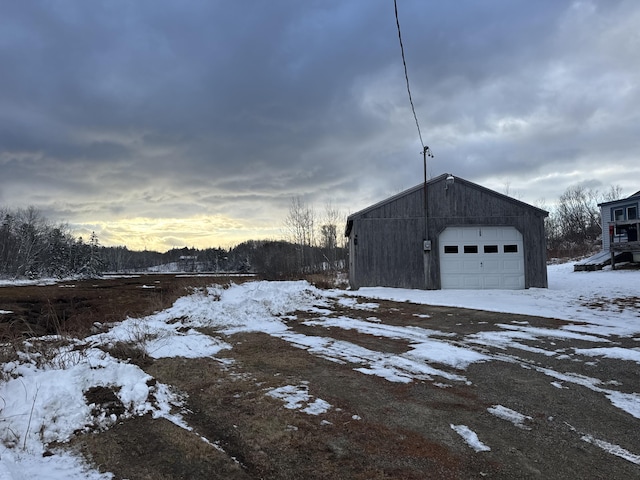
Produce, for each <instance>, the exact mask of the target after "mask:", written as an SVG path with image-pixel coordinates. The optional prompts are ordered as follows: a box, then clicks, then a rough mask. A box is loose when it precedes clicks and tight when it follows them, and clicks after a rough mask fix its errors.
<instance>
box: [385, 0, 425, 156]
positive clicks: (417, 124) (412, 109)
mask: <svg viewBox="0 0 640 480" xmlns="http://www.w3.org/2000/svg"><path fill="white" fill-rule="evenodd" d="M393 6H394V8H395V11H396V26H397V27H398V40H400V52H401V53H402V65H404V78H405V80H406V81H407V93H408V94H409V103H410V104H411V111H412V112H413V118H414V119H415V121H416V127H417V128H418V136H419V137H420V144H421V145H422V149H423V151H425V152H426V150H425V149H426V148H428V147H425V145H424V142H423V141H422V132H420V124H419V123H418V116H417V115H416V109H415V107H414V106H413V98H412V97H411V87H409V73H408V72H407V62H406V60H405V58H404V46H403V45H402V34H401V33H400V20H399V19H398V2H397V0H393Z"/></svg>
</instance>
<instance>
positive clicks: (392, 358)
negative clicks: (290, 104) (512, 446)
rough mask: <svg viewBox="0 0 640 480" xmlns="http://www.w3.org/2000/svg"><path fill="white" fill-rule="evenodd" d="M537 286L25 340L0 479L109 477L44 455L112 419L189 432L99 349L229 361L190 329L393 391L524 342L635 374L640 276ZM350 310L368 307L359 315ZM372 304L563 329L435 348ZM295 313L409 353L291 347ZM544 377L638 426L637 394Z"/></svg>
mask: <svg viewBox="0 0 640 480" xmlns="http://www.w3.org/2000/svg"><path fill="white" fill-rule="evenodd" d="M548 273H549V288H548V289H529V290H522V291H511V290H509V291H503V290H489V291H482V292H478V291H463V290H456V291H453V290H442V291H420V290H403V289H390V288H362V289H360V290H359V291H356V292H345V291H337V290H334V291H320V290H317V289H315V288H314V287H311V286H310V285H309V284H307V283H306V282H249V283H244V284H241V285H236V286H231V287H229V288H223V287H217V286H212V287H209V288H208V289H206V290H203V291H199V292H196V293H194V294H192V295H189V296H186V297H183V298H181V299H179V300H178V301H176V302H175V304H174V305H173V306H172V307H171V308H169V309H167V310H165V311H162V312H159V313H156V314H154V315H151V316H149V317H146V318H143V319H133V318H131V319H127V320H126V321H124V322H121V323H118V324H116V325H113V326H110V328H109V329H108V331H106V333H100V334H96V335H94V336H92V337H89V338H87V339H83V340H75V339H72V340H68V339H67V340H65V341H63V340H62V339H54V338H52V339H49V340H50V342H49V344H50V345H54V346H53V347H50V348H49V350H48V351H46V352H44V350H43V348H42V346H41V342H38V341H35V340H34V341H32V342H30V343H27V344H26V345H25V348H24V351H23V352H21V353H20V358H19V360H18V361H15V362H10V363H8V364H5V365H4V366H3V371H4V376H5V378H6V379H7V381H5V382H2V383H1V384H0V480H9V479H11V480H22V479H25V480H26V479H31V478H40V479H52V480H55V479H63V478H64V479H81V478H82V479H85V478H87V479H102V478H111V475H109V474H101V473H99V472H97V471H95V470H93V469H91V468H90V467H88V466H86V465H84V464H83V462H82V461H81V459H79V458H77V457H75V456H73V455H71V454H69V453H64V452H62V451H58V450H49V444H51V443H52V442H54V441H58V442H64V441H66V440H68V439H69V438H70V437H71V436H72V435H74V434H76V432H78V431H89V430H95V429H106V428H109V426H111V425H113V424H114V423H115V422H116V421H117V420H118V419H119V418H123V417H124V418H126V417H127V416H134V415H142V414H145V413H150V414H152V415H153V416H154V417H163V418H167V419H169V420H170V421H172V422H174V423H176V424H177V425H179V426H181V427H183V428H186V429H189V426H188V425H186V423H185V422H184V421H183V420H182V418H181V416H180V408H181V403H182V397H181V395H180V393H179V392H176V391H174V390H172V388H171V387H170V386H167V385H163V384H161V383H158V382H155V381H153V379H152V378H151V377H150V376H149V375H148V374H146V373H145V372H144V371H142V370H141V369H140V368H139V367H137V366H135V365H132V364H128V363H124V362H122V361H120V360H117V359H115V358H113V357H112V356H110V355H109V354H108V353H105V351H104V350H102V349H100V348H99V347H104V346H109V345H115V344H116V343H117V342H131V343H134V344H137V345H140V346H143V347H144V348H145V349H146V351H147V353H148V354H149V355H150V356H151V357H153V358H161V357H173V356H182V357H191V358H195V357H204V356H207V357H212V356H215V355H216V354H217V353H218V352H220V351H221V350H223V349H230V348H232V347H231V345H230V344H228V343H226V342H225V341H224V340H223V339H222V338H214V337H212V336H209V335H204V334H203V333H201V332H200V331H198V330H197V329H198V328H199V327H214V328H216V329H217V330H218V331H220V332H221V333H222V334H224V335H230V334H234V333H237V332H245V331H255V332H264V333H267V334H269V335H273V336H276V337H278V338H281V339H283V340H286V341H288V342H290V343H291V344H292V345H294V346H296V347H298V348H303V349H306V350H307V351H308V352H309V353H310V354H314V355H319V356H321V357H323V358H327V359H330V360H332V361H335V362H339V363H350V364H354V365H355V369H356V370H357V371H360V372H362V373H363V374H367V375H377V376H380V377H382V378H385V379H386V380H388V381H391V382H405V383H406V382H411V381H414V380H416V379H421V380H430V381H434V382H436V381H437V382H438V384H439V385H440V384H441V385H442V386H443V387H446V386H447V385H448V383H450V382H465V381H466V378H465V375H464V369H465V368H466V367H467V366H468V365H470V364H472V363H474V362H484V361H489V360H491V358H490V356H488V355H487V354H486V353H484V352H483V351H481V350H482V349H481V348H478V347H481V346H486V345H491V346H494V347H498V348H507V347H509V348H517V349H522V350H527V349H529V350H531V349H532V348H535V347H531V346H530V345H526V344H524V343H523V341H525V340H530V339H536V338H543V337H544V338H549V339H554V338H555V339H576V340H581V341H584V342H594V344H595V343H597V344H598V346H597V347H594V348H580V349H575V350H574V351H573V352H570V353H571V355H579V356H583V357H590V356H591V357H610V358H616V359H622V360H626V361H630V362H635V363H639V364H640V315H639V312H640V304H639V303H638V302H640V300H638V297H639V296H640V272H639V271H615V272H612V271H606V270H605V271H599V272H573V265H572V264H564V265H555V266H550V267H549V269H548ZM357 297H366V298H368V299H373V301H368V302H367V303H357V302H356V298H357ZM633 298H635V300H633V301H631V300H630V299H633ZM375 299H390V300H397V301H410V302H413V303H420V304H429V305H442V306H453V307H464V308H471V309H480V310H487V311H495V312H506V313H516V314H524V315H533V316H543V317H549V318H557V319H563V320H567V321H569V322H571V323H569V324H567V325H565V326H563V327H561V328H559V329H544V328H535V327H532V326H531V325H528V324H527V323H526V322H525V323H523V324H518V323H517V322H513V323H510V324H508V325H507V324H505V325H496V327H497V328H495V329H493V330H491V331H486V332H480V333H477V334H474V335H469V336H468V338H465V341H464V342H463V343H461V342H456V344H455V345H454V344H452V343H448V342H447V338H448V336H449V334H448V333H447V332H445V331H437V330H431V329H428V328H421V327H397V326H393V325H385V324H382V323H381V322H380V321H379V320H378V319H376V317H375V310H376V308H377V304H376V303H375ZM336 302H338V303H342V304H344V305H349V306H351V307H352V308H356V307H357V308H360V309H364V310H367V311H370V312H371V316H370V317H368V319H367V320H366V321H364V320H358V319H353V318H348V317H341V316H336V314H335V313H334V312H333V310H332V306H333V305H335V304H336ZM1 308H2V305H0V314H5V313H8V312H7V311H3V310H1ZM297 311H306V312H309V313H311V314H312V315H313V319H311V320H306V321H305V322H306V323H307V324H309V325H322V326H325V327H336V328H342V329H353V330H357V331H358V332H363V333H371V334H373V335H376V336H380V337H388V338H396V339H403V340H406V341H408V342H410V344H411V347H412V349H411V350H410V351H409V352H407V353H404V354H401V355H392V354H388V353H383V352H376V351H372V350H369V349H366V348H363V347H361V346H357V345H355V344H353V343H349V342H346V341H339V340H335V339H332V338H326V337H319V336H312V335H303V334H301V333H297V332H294V331H292V330H291V329H290V328H289V327H288V326H287V320H288V319H291V318H293V317H292V316H293V315H294V313H295V312H297ZM175 319H180V321H178V322H176V321H175ZM427 324H428V322H425V325H427ZM613 336H620V337H627V338H631V339H633V341H635V342H637V347H635V346H634V347H631V348H621V347H619V346H616V345H611V347H608V346H606V344H607V342H608V339H609V338H611V337H613ZM603 344H604V345H605V346H602V345H603ZM538 350H540V352H537V353H543V354H544V355H552V356H557V357H559V356H560V355H567V352H556V351H553V350H552V349H551V350H541V349H538ZM543 373H545V374H546V375H548V376H549V377H550V380H552V381H553V382H554V383H555V384H556V385H557V387H558V388H563V386H564V385H565V384H571V383H574V384H579V385H582V386H586V387H587V388H589V389H591V390H593V391H596V392H599V393H601V394H602V395H604V396H605V397H607V398H608V399H609V400H610V401H611V403H612V404H613V405H615V406H616V407H617V408H620V409H621V410H623V411H625V412H627V413H628V414H629V415H631V416H633V417H635V418H640V386H639V388H638V392H635V393H621V392H618V391H616V390H614V389H611V388H608V387H605V386H603V385H601V384H600V383H599V382H598V381H597V380H595V379H590V378H586V377H578V376H571V375H568V374H563V373H560V372H555V371H551V370H548V371H546V370H545V371H544V372H543ZM309 380H310V381H312V380H313V379H309ZM96 387H105V388H109V389H111V390H112V391H113V392H114V393H115V394H116V395H117V397H118V399H119V400H120V402H121V403H122V404H123V405H124V407H125V411H124V413H121V414H119V415H116V414H115V413H110V412H105V411H98V410H96V408H95V405H91V404H88V401H87V398H86V392H87V391H89V390H90V389H92V388H96ZM265 395H269V396H272V397H273V398H278V399H281V400H282V401H283V404H284V406H285V407H286V408H292V409H299V410H301V411H303V412H304V413H306V414H309V415H318V414H320V413H322V412H324V411H326V410H328V409H330V408H331V405H330V404H329V403H327V402H326V401H324V400H322V399H319V398H316V399H313V398H312V397H311V396H310V395H309V394H308V391H307V386H306V384H302V385H290V386H284V387H282V388H279V389H276V390H271V391H268V392H265ZM489 412H490V413H491V414H492V415H494V416H496V417H498V418H501V419H504V420H507V421H510V422H512V423H513V424H514V425H516V426H517V427H518V428H522V429H527V428H528V427H527V421H528V420H529V419H530V417H527V416H526V415H524V414H522V413H519V412H516V411H513V410H511V409H509V408H507V407H504V406H502V405H494V406H493V407H492V408H491V409H489ZM451 428H452V429H454V430H455V431H456V432H457V433H458V434H460V436H461V437H462V438H463V439H464V441H465V442H467V443H468V444H469V446H470V447H471V448H473V449H474V450H475V451H477V452H483V451H488V450H489V449H490V446H487V445H484V444H483V443H482V441H481V440H480V439H478V436H477V435H476V433H475V432H473V431H472V430H471V429H469V427H468V426H465V425H454V424H451ZM583 440H584V441H585V442H588V443H591V444H594V445H596V446H599V447H600V448H602V449H604V450H605V451H608V452H609V453H611V454H613V455H617V456H619V457H622V458H625V459H626V460H628V461H630V462H632V463H635V464H638V465H640V456H638V455H637V454H636V453H634V452H629V451H627V450H625V449H623V448H621V447H618V446H617V445H615V444H611V443H608V442H605V441H603V440H600V439H597V438H594V437H592V436H590V435H584V436H583Z"/></svg>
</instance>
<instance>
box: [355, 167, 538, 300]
mask: <svg viewBox="0 0 640 480" xmlns="http://www.w3.org/2000/svg"><path fill="white" fill-rule="evenodd" d="M547 215H548V213H547V212H546V211H544V210H541V209H539V208H536V207H534V206H532V205H529V204H527V203H524V202H521V201H519V200H516V199H514V198H511V197H508V196H506V195H502V194H500V193H498V192H495V191H493V190H489V189H488V188H485V187H482V186H480V185H477V184H475V183H472V182H469V181H467V180H464V179H462V178H460V177H453V176H452V175H449V174H444V175H441V176H439V177H437V178H434V179H432V180H430V181H428V182H427V185H426V202H425V184H424V183H422V184H419V185H417V186H415V187H413V188H410V189H408V190H405V191H404V192H402V193H399V194H397V195H395V196H393V197H390V198H388V199H386V200H383V201H381V202H379V203H376V204H375V205H372V206H370V207H368V208H365V209H364V210H361V211H359V212H356V213H354V214H352V215H350V216H349V217H348V218H347V225H346V230H345V235H346V236H347V237H348V238H349V282H350V284H351V287H352V288H359V287H364V286H386V287H400V288H419V289H429V290H432V289H441V288H467V289H469V288H470V289H491V288H495V289H522V288H529V287H542V288H546V287H547V266H546V240H545V231H544V219H545V217H547Z"/></svg>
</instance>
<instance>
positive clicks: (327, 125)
mask: <svg viewBox="0 0 640 480" xmlns="http://www.w3.org/2000/svg"><path fill="white" fill-rule="evenodd" d="M397 3H398V14H399V20H400V25H401V31H402V39H403V44H404V49H405V56H406V63H407V68H408V74H409V81H410V86H411V93H412V98H413V103H414V105H415V111H416V116H417V118H418V123H419V125H420V130H421V132H422V137H423V141H424V143H425V144H426V145H428V146H429V147H430V148H431V150H432V152H433V153H434V158H432V159H431V158H429V164H428V168H427V171H428V176H429V177H434V176H438V175H440V174H442V173H451V174H453V175H454V176H460V177H462V178H465V179H467V180H470V181H473V182H476V183H479V184H481V185H483V186H485V187H488V188H492V189H494V190H496V191H499V192H501V193H508V194H510V195H512V196H515V197H516V198H519V199H520V200H523V201H526V202H529V203H533V204H536V205H538V206H546V207H547V208H550V207H551V206H552V205H553V203H554V202H555V201H556V200H557V199H558V197H559V196H560V195H561V194H562V193H563V192H564V191H565V190H566V189H567V188H568V187H570V186H575V185H583V186H585V187H588V188H594V189H598V190H599V191H602V192H604V191H606V190H608V189H609V187H610V186H611V185H619V186H620V187H621V190H622V193H623V194H624V195H630V194H632V193H634V192H636V191H638V190H640V185H639V184H638V182H637V178H639V177H640V162H639V161H638V156H637V153H638V151H640V109H639V108H638V105H639V104H640V90H639V87H638V85H639V83H640V82H639V81H640V61H638V60H639V59H638V52H639V51H640V30H639V29H638V25H640V4H639V3H638V2H637V1H635V0H606V1H605V0H591V1H589V0H585V1H573V2H572V1H562V0H540V1H536V2H531V1H528V0H487V1H483V2H477V1H473V0H460V1H458V2H439V1H435V0H428V1H425V0H398V2H397ZM0 65H1V66H2V74H1V75H0V207H5V208H24V207H26V206H30V205H32V206H35V207H37V208H38V209H40V210H41V211H42V212H43V213H44V215H45V216H46V217H47V218H48V219H49V220H51V221H54V222H65V223H67V224H68V225H69V227H70V228H71V230H72V231H73V232H75V233H76V234H78V235H84V236H85V237H88V235H89V234H90V232H91V231H95V232H96V234H97V235H98V238H99V239H100V241H101V243H102V244H103V245H126V246H128V247H129V248H132V249H144V248H148V249H154V250H160V251H165V250H168V249H170V248H173V247H178V248H181V247H184V246H190V247H191V246H193V247H198V248H207V247H217V246H223V247H228V246H232V245H235V244H237V243H239V242H242V241H244V240H246V239H276V238H281V237H282V236H283V233H284V228H283V223H284V219H285V217H286V215H287V213H288V209H289V206H290V205H291V202H292V199H293V198H295V197H299V198H300V199H301V200H302V201H303V202H305V203H306V204H307V205H309V206H311V207H313V208H314V211H315V212H316V215H317V216H318V217H322V215H323V212H324V211H325V210H326V206H327V205H329V204H331V205H332V206H333V207H334V208H338V209H339V210H341V211H342V213H343V214H345V215H346V214H348V213H353V212H355V211H358V210H360V209H362V208H364V207H366V206H368V205H370V204H372V203H375V202H378V201H380V200H383V199H384V198H387V197H388V196H390V195H393V194H396V193H398V192H400V191H402V190H404V189H407V188H410V187H412V186H414V185H416V184H417V183H419V182H420V181H421V179H422V176H423V164H422V154H421V152H422V145H421V143H420V139H419V136H418V131H417V128H416V124H415V120H414V117H413V114H412V111H411V106H410V103H409V97H408V94H407V88H406V84H405V77H404V70H403V64H402V58H401V52H400V44H399V41H398V32H397V29H396V19H395V16H394V4H393V0H349V1H344V0H317V1H315V0H308V1H304V2H298V1H294V0H272V1H269V2H265V1H259V0H241V1H236V2H220V1H204V0H203V1H197V0H189V1H182V0H180V1H178V0H172V1H170V0H140V1H136V2H130V1H128V0H113V1H109V2H83V1H80V0H56V1H38V0H34V1H29V2H12V1H10V0H0Z"/></svg>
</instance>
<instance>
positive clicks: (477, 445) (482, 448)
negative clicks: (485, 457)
mask: <svg viewBox="0 0 640 480" xmlns="http://www.w3.org/2000/svg"><path fill="white" fill-rule="evenodd" d="M450 426H451V428H452V429H453V431H454V432H456V433H457V434H458V435H460V436H461V437H462V439H463V440H464V441H465V442H466V443H467V445H469V446H470V447H471V448H473V449H474V450H475V451H476V452H488V451H489V450H491V448H489V447H488V446H487V445H485V444H484V443H482V442H481V441H480V439H479V438H478V435H477V434H476V432H474V431H473V430H471V429H470V428H469V427H467V426H466V425H454V424H450Z"/></svg>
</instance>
